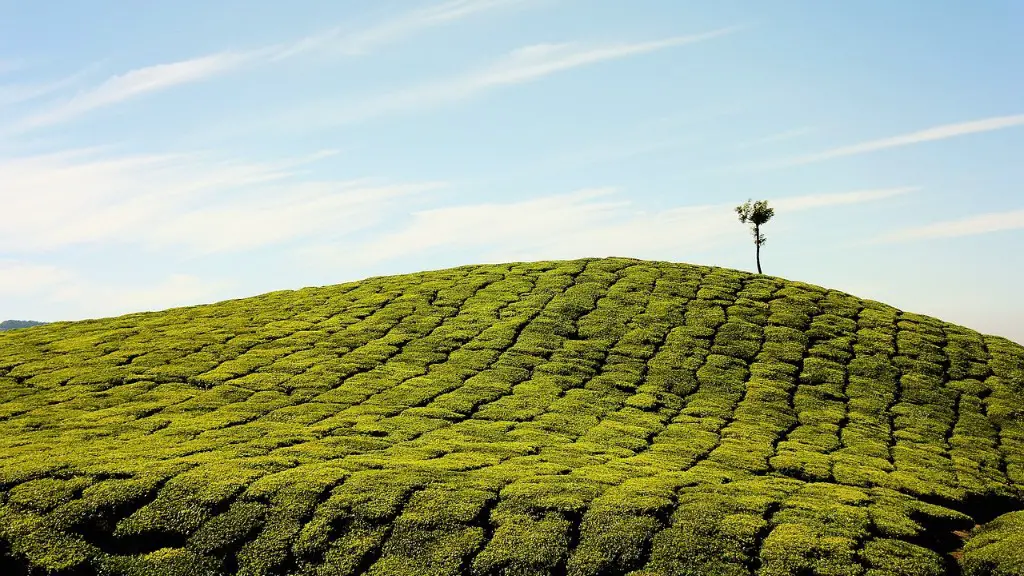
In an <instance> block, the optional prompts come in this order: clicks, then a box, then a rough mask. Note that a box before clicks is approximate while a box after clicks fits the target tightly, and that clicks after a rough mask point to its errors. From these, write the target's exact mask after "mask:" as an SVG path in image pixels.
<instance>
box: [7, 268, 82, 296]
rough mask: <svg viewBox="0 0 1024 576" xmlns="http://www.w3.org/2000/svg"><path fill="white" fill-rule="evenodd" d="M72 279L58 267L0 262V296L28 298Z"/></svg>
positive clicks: (70, 275) (65, 271) (69, 274)
mask: <svg viewBox="0 0 1024 576" xmlns="http://www.w3.org/2000/svg"><path fill="white" fill-rule="evenodd" d="M71 278H72V274H71V273H70V272H68V271H67V270H63V269H60V268H58V267H56V266H51V265H44V264H32V263H28V262H22V261H17V260H0V296H3V297H15V296H28V295H30V294H35V293H38V292H39V291H41V290H44V289H47V288H52V287H53V286H56V285H59V284H61V283H65V282H67V281H68V280H70V279H71Z"/></svg>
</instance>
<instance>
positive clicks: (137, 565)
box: [0, 258, 1024, 576]
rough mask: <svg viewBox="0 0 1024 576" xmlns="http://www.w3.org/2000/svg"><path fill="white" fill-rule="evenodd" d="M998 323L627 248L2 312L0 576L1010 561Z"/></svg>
mask: <svg viewBox="0 0 1024 576" xmlns="http://www.w3.org/2000/svg"><path fill="white" fill-rule="evenodd" d="M1022 486H1024V348H1022V347H1021V346H1018V345H1016V344H1013V343H1011V342H1009V341H1007V340H1005V339H1002V338H998V337H993V336H983V335H980V334H978V333H976V332H973V331H971V330H967V329H965V328H962V327H958V326H954V325H951V324H947V323H944V322H941V321H939V320H936V319H933V318H929V317H925V316H920V315H917V314H913V313H909V312H903V311H900V310H897V309H895V308H892V307H890V306H886V305H883V304H880V303H877V302H872V301H867V300H861V299H858V298H855V297H853V296H850V295H847V294H843V293H839V292H836V291H831V290H826V289H823V288H820V287H816V286H810V285H806V284H802V283H799V282H791V281H786V280H782V279H779V278H775V277H769V276H759V275H752V274H747V273H743V272H738V271H732V270H725V269H719V268H708V267H699V266H689V265H682V264H669V263H663V262H646V261H639V260H629V259H621V258H612V259H587V260H577V261H560V262H537V263H515V264H507V265H491V266H467V267H461V268H456V269H450V270H442V271H435V272H424V273H419V274H410V275H405V276H394V277H382V278H370V279H367V280H364V281H361V282H354V283H348V284H342V285H338V286H332V287H326V288H309V289H303V290H299V291H285V292H275V293H271V294H266V295H263V296H259V297H255V298H248V299H242V300H233V301H228V302H222V303H218V304H213V305H208V306H196V307H190V308H179V309H173V310H168V311H164V312H159V313H146V314H134V315H129V316H123V317H119V318H111V319H103V320H90V321H83V322H74V323H66V322H65V323H55V324H48V325H44V326H38V327H34V328H30V329H25V330H17V331H12V332H4V333H3V334H0V574H14V575H18V574H33V575H35V574H54V575H58V574H59V575H62V576H78V575H114V574H125V575H132V576H149V575H154V576H155V575H178V574H180V575H188V576H203V575H211V576H212V575H218V574H245V575H267V576H269V575H284V574H299V575H308V576H327V575H356V574H371V575H375V576H376V575H385V574H387V575H392V574H394V575H406V574H407V575H410V576H411V575H432V576H442V575H456V574H475V575H481V576H483V575H494V576H498V575H505V576H526V575H535V574H536V575H545V574H549V575H560V574H570V575H574V576H585V575H589V576H612V575H624V574H631V575H633V576H670V575H723V576H732V575H736V576H741V575H758V576H781V575H793V576H807V575H812V574H819V575H831V576H846V575H849V576H921V575H936V576H938V575H942V574H961V573H963V574H967V575H968V576H986V575H992V576H996V575H998V576H1009V575H1020V574H1022V573H1024V561H1022V556H1021V552H1020V550H1021V542H1022V541H1021V537H1020V534H1021V532H1022V530H1024V520H1022V518H1024V516H1021V514H1024V512H1021V510H1024V495H1022V492H1021V488H1022Z"/></svg>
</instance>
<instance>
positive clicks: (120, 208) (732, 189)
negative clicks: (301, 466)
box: [0, 0, 1024, 343]
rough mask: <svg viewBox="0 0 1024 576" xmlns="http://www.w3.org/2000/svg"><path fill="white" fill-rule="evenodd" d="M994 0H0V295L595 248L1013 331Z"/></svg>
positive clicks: (139, 301) (84, 303) (26, 301)
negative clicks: (749, 219) (764, 218)
mask: <svg viewBox="0 0 1024 576" xmlns="http://www.w3.org/2000/svg"><path fill="white" fill-rule="evenodd" d="M1021 22H1024V3H1021V2H1018V1H1016V0H987V1H986V2H971V1H968V0H949V1H947V2H942V3H935V2H931V1H926V0H906V1H904V2H898V3H895V2H889V1H883V0H859V1H858V2H843V3H840V2H820V1H818V0H747V1H738V0H716V1H715V2H696V1H691V0H635V1H631V2H625V1H622V0H447V1H446V0H402V1H398V0H377V1H375V2H355V1H351V0H292V1H290V2H287V3H285V2H274V1H271V0H244V1H243V0H202V1H200V0H176V1H174V2H168V1H159V2H158V1H156V0H154V1H152V2H129V1H127V0H120V1H114V0H93V1H91V2H81V1H79V0H51V1H49V2H26V1H23V0H0V319H3V318H15V319H32V320H42V321H55V320H76V319H84V318H97V317H107V316H114V315H119V314H124V313H129V312H135V311H143V310H160V309H165V308H169V307H174V306H182V305H191V304H200V303H207V302H215V301H219V300H224V299H229V298H238V297H244V296H250V295H257V294H261V293H265V292H269V291H274V290H281V289H293V288H300V287H304V286H321V285H329V284H337V283H341V282H347V281H352V280H358V279H362V278H366V277H370V276H378V275H387V274H399V273H404V272H415V271H420V270H429V269H438V268H447V267H451V266H459V265H464V264H476V263H497V262H507V261H524V260H547V259H569V258H579V257H603V256H625V257H633V258H642V259H651V260H668V261H675V262H688V263H694V264H703V265H712V266H724V267H728V268H738V269H743V270H751V271H753V270H755V269H756V266H755V262H754V245H753V239H752V237H751V236H750V234H749V231H748V230H747V229H746V228H745V227H744V226H743V225H742V224H741V223H740V222H739V221H738V220H737V218H736V215H735V213H734V212H733V208H734V207H735V206H736V205H737V204H740V203H742V202H743V201H745V200H747V199H748V198H754V199H766V200H768V201H769V202H770V204H771V205H772V206H773V207H775V210H776V216H775V218H774V219H773V220H772V221H771V222H770V223H769V224H768V225H767V226H766V227H765V229H764V233H765V235H766V236H767V243H766V244H765V245H764V247H763V248H762V265H763V267H764V272H765V273H766V274H771V275H775V276H781V277H784V278H788V279H793V280H800V281H804V282H808V283H812V284H817V285H821V286H825V287H828V288H833V289H837V290H842V291H844V292H848V293H851V294H854V295H856V296H859V297H862V298H867V299H873V300H880V301H883V302H886V303H888V304H891V305H893V306H896V307H897V308H900V309H902V310H906V311H910V312H917V313H921V314H928V315H932V316H936V317H938V318H941V319H943V320H946V321H950V322H954V323H957V324H961V325H964V326H967V327H969V328H972V329H975V330H979V331H981V332H983V333H986V334H997V335H1001V336H1005V337H1008V338H1010V339H1013V340H1016V341H1017V342H1022V343H1024V298H1021V293H1022V292H1021V289H1020V287H1021V286H1022V285H1024V266H1022V265H1021V264H1022V263H1024V258H1022V256H1021V253H1022V248H1024V186H1022V184H1024V59H1021V58H1020V55H1021V54H1024V36H1022V35H1021V34H1020V24H1021Z"/></svg>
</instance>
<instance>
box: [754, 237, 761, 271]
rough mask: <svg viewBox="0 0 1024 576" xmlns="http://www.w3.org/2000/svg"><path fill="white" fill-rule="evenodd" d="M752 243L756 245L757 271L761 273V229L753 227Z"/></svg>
mask: <svg viewBox="0 0 1024 576" xmlns="http://www.w3.org/2000/svg"><path fill="white" fill-rule="evenodd" d="M754 245H755V246H757V273H758V274H761V231H760V230H758V227H757V226H755V227H754Z"/></svg>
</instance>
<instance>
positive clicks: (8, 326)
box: [0, 320, 44, 330]
mask: <svg viewBox="0 0 1024 576" xmlns="http://www.w3.org/2000/svg"><path fill="white" fill-rule="evenodd" d="M43 324H44V322H36V321H34V320H4V321H3V322H0V330H14V329H16V328H31V327H33V326H42V325H43Z"/></svg>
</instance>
